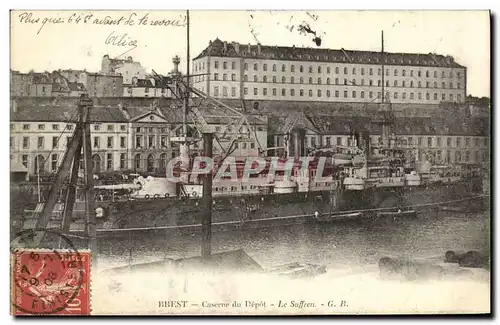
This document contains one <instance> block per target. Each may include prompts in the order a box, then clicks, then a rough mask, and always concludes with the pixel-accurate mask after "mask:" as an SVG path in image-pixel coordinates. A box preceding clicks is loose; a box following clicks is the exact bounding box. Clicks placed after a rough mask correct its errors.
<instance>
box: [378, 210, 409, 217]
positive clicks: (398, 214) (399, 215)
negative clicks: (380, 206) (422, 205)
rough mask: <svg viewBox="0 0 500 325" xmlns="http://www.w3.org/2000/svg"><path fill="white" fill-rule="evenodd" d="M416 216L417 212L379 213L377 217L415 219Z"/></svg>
mask: <svg viewBox="0 0 500 325" xmlns="http://www.w3.org/2000/svg"><path fill="white" fill-rule="evenodd" d="M416 215H417V212H416V211H415V210H405V211H402V210H398V211H383V212H377V217H413V216H416Z"/></svg>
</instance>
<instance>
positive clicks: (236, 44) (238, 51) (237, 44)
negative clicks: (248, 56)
mask: <svg viewBox="0 0 500 325" xmlns="http://www.w3.org/2000/svg"><path fill="white" fill-rule="evenodd" d="M233 46H234V50H235V51H236V54H240V43H238V42H235V43H234V44H233Z"/></svg>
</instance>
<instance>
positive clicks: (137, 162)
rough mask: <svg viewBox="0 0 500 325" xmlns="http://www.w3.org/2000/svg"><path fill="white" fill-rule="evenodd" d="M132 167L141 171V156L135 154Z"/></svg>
mask: <svg viewBox="0 0 500 325" xmlns="http://www.w3.org/2000/svg"><path fill="white" fill-rule="evenodd" d="M134 167H135V169H136V170H137V169H141V154H139V153H138V154H137V155H135V157H134Z"/></svg>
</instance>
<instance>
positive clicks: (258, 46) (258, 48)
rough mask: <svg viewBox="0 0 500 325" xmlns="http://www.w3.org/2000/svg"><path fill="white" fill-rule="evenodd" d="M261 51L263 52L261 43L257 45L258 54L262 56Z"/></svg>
mask: <svg viewBox="0 0 500 325" xmlns="http://www.w3.org/2000/svg"><path fill="white" fill-rule="evenodd" d="M260 50H261V48H260V43H257V54H259V55H260Z"/></svg>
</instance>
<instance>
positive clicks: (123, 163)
mask: <svg viewBox="0 0 500 325" xmlns="http://www.w3.org/2000/svg"><path fill="white" fill-rule="evenodd" d="M28 159H29V157H28V155H22V156H21V163H22V164H23V166H24V167H26V168H29V167H28ZM100 160H101V157H100V156H99V155H94V156H93V157H92V165H93V169H94V171H96V172H98V171H100V169H101V168H100ZM59 164H60V161H59V155H58V154H52V155H51V164H50V171H52V172H55V171H57V167H58V166H59ZM80 166H83V161H81V162H80ZM106 168H107V170H109V171H110V170H113V169H114V167H113V154H111V153H108V154H106ZM119 168H120V169H125V168H127V155H126V154H125V153H121V154H120V167H119ZM34 170H35V173H36V172H37V171H38V172H39V173H44V172H45V171H47V169H46V164H45V157H44V156H43V155H38V156H36V157H35V161H34Z"/></svg>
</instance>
